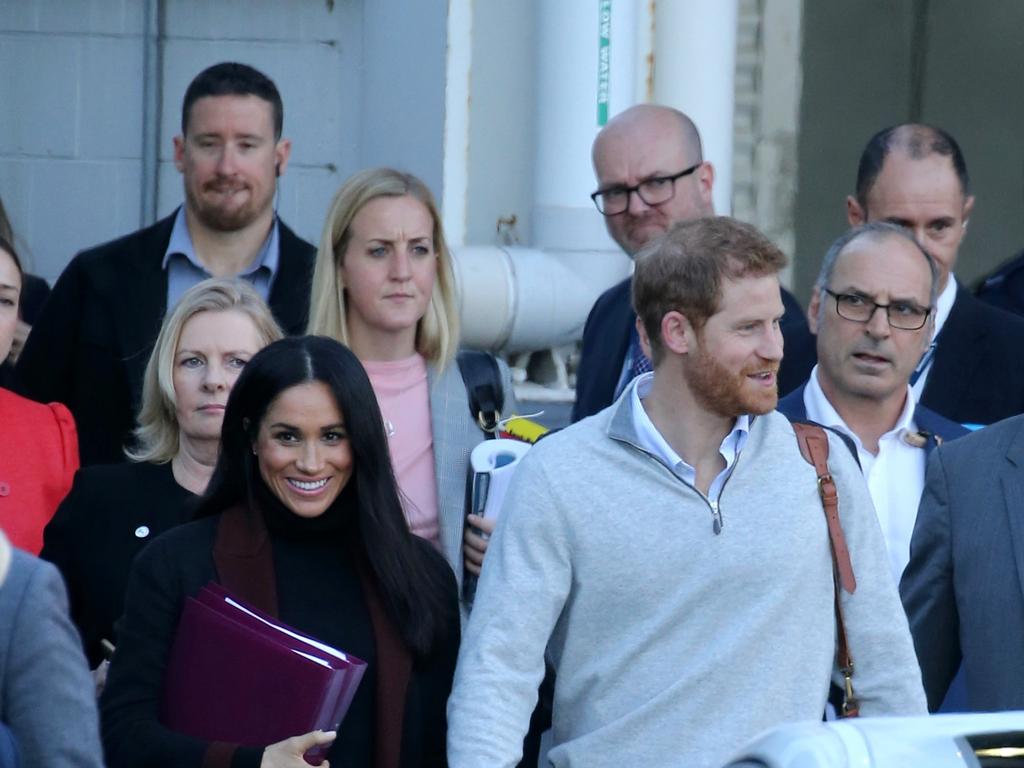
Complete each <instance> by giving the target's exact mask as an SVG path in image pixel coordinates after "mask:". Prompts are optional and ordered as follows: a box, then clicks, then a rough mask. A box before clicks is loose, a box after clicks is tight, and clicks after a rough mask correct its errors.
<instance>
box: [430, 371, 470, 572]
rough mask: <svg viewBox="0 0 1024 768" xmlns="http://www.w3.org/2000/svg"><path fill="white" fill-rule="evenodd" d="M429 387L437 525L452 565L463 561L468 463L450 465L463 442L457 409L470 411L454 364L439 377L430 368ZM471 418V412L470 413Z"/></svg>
mask: <svg viewBox="0 0 1024 768" xmlns="http://www.w3.org/2000/svg"><path fill="white" fill-rule="evenodd" d="M427 386H428V387H429V389H430V429H431V432H432V437H433V441H434V481H435V483H436V484H437V525H438V538H439V539H440V544H441V550H442V552H443V554H444V556H445V559H446V560H447V561H448V562H449V563H461V562H462V515H463V510H464V509H465V493H466V477H465V474H461V473H465V471H466V469H465V467H466V463H461V465H460V466H459V467H453V466H451V465H450V462H451V461H452V460H453V454H454V453H455V449H454V448H453V446H454V445H458V444H459V441H458V439H457V436H456V435H455V434H454V431H455V430H456V429H457V428H458V426H457V425H458V424H460V423H463V422H465V421H466V419H459V418H458V416H459V415H460V414H458V413H452V412H451V411H452V409H453V408H464V409H467V406H466V400H465V397H464V396H463V397H458V396H457V395H458V394H459V392H460V390H458V389H456V390H455V392H454V393H453V391H452V388H453V387H462V386H463V384H462V377H461V375H460V374H459V369H458V366H457V365H456V364H455V362H454V361H453V362H452V363H450V364H449V365H448V367H447V368H446V369H445V371H444V372H443V373H442V374H441V375H438V373H437V371H436V370H435V369H434V367H433V366H428V367H427ZM466 413H467V418H468V413H469V411H468V409H467V410H466ZM453 570H454V571H455V577H456V580H457V581H458V583H459V588H460V589H461V587H462V569H461V568H455V567H453Z"/></svg>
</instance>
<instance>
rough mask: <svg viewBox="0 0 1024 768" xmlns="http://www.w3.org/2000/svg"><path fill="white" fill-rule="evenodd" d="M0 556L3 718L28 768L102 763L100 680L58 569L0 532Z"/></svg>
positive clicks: (0, 693) (80, 767) (0, 701)
mask: <svg viewBox="0 0 1024 768" xmlns="http://www.w3.org/2000/svg"><path fill="white" fill-rule="evenodd" d="M0 562H2V563H3V564H4V565H5V566H6V571H7V575H6V578H3V584H2V585H0V721H2V722H3V723H4V724H5V725H7V726H8V727H9V728H10V731H11V733H12V735H13V736H14V739H15V741H16V742H17V745H18V749H19V751H20V753H21V759H22V765H24V766H26V768H28V767H29V766H37V765H45V766H47V768H90V766H99V767H100V768H102V766H103V751H102V749H101V747H100V734H99V720H98V717H97V714H96V694H95V685H94V683H93V679H92V675H91V674H89V668H88V666H87V665H86V663H85V655H84V654H83V653H82V644H81V641H80V640H79V639H78V632H77V631H76V630H75V626H74V625H73V624H72V623H71V619H69V618H68V598H67V594H66V593H65V591H64V582H63V580H62V579H61V577H60V572H59V571H58V570H57V569H56V568H55V567H54V566H52V565H51V564H50V563H47V562H44V561H42V560H39V559H38V558H35V557H32V555H29V554H27V553H25V552H22V551H21V550H18V549H14V548H13V547H11V546H10V544H9V543H8V541H7V539H6V537H5V536H4V535H3V534H2V533H0ZM4 565H0V571H2V570H3V569H4Z"/></svg>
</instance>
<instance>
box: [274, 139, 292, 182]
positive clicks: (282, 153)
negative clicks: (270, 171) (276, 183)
mask: <svg viewBox="0 0 1024 768" xmlns="http://www.w3.org/2000/svg"><path fill="white" fill-rule="evenodd" d="M291 156H292V141H291V139H281V140H280V141H279V142H277V145H276V146H275V147H274V168H275V169H276V171H277V176H278V178H280V177H281V176H283V175H284V171H285V169H286V168H287V167H288V159H289V158H290V157H291Z"/></svg>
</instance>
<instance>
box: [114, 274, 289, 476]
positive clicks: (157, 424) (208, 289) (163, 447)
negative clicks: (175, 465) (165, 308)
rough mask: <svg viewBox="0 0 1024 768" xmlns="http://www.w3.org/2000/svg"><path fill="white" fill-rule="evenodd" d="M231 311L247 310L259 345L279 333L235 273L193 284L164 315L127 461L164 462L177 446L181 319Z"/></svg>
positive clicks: (262, 304)
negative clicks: (176, 360)
mask: <svg viewBox="0 0 1024 768" xmlns="http://www.w3.org/2000/svg"><path fill="white" fill-rule="evenodd" d="M228 311H235V312H241V313H242V314H244V315H247V316H248V317H249V319H250V320H252V323H253V325H254V326H256V333H257V334H258V335H259V337H260V342H261V346H266V345H267V344H269V343H270V342H272V341H277V340H278V339H280V338H282V337H283V336H284V333H282V331H281V328H280V326H278V324H277V322H276V321H275V320H274V316H273V315H272V314H271V313H270V308H269V307H267V304H266V302H265V301H263V299H262V298H261V297H260V295H259V294H258V293H256V290H255V289H254V288H253V287H252V286H251V285H250V284H249V283H247V282H246V281H244V280H239V279H237V278H220V277H218V278H212V279H210V280H203V281H202V282H201V283H199V284H197V285H194V286H192V287H191V288H189V289H188V290H187V291H185V293H184V295H183V296H182V297H181V299H180V300H179V301H178V303H177V304H176V305H175V306H174V309H173V310H172V311H171V312H170V313H169V314H168V315H166V316H165V317H164V321H163V324H162V325H161V326H160V333H159V335H158V336H157V337H156V344H155V345H154V346H153V352H152V354H151V355H150V356H149V362H148V363H146V373H145V375H144V377H143V379H142V404H141V405H140V406H139V414H138V417H137V418H136V427H135V430H134V432H133V435H134V437H135V446H134V447H132V448H126V449H125V455H126V456H128V458H129V459H131V460H132V461H148V462H152V463H153V464H166V463H167V462H168V461H170V460H171V459H173V458H174V457H175V456H176V455H177V453H178V448H179V437H180V435H179V428H178V414H177V398H176V397H175V395H174V356H175V354H176V353H177V351H178V343H179V342H180V341H181V332H182V330H183V329H184V328H185V323H187V322H188V321H189V320H191V319H192V318H193V317H195V316H196V315H198V314H199V313H201V312H228Z"/></svg>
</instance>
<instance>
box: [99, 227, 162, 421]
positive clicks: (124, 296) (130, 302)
mask: <svg viewBox="0 0 1024 768" xmlns="http://www.w3.org/2000/svg"><path fill="white" fill-rule="evenodd" d="M174 216H175V214H171V215H170V216H169V217H167V218H166V219H163V220H162V221H158V222H157V223H156V224H154V225H153V226H152V227H150V228H148V229H146V230H144V231H143V232H142V233H141V234H140V236H139V238H138V239H137V240H136V241H135V242H134V243H132V248H131V249H130V250H128V251H126V252H125V253H124V254H123V257H124V258H123V259H117V260H116V264H114V269H116V270H119V271H122V272H123V274H121V275H114V276H112V281H113V284H115V285H120V286H122V289H121V290H117V291H114V292H112V295H116V296H117V300H116V302H114V306H112V307H111V309H110V311H111V313H112V315H113V317H114V318H115V327H116V328H117V332H118V336H119V339H120V346H121V349H120V350H119V353H120V355H121V361H122V363H123V365H124V367H125V371H126V373H127V375H128V384H129V389H130V392H131V395H132V401H133V402H132V412H133V413H134V411H135V409H136V408H137V406H138V398H139V393H140V392H141V391H142V377H143V374H144V372H145V370H146V363H147V362H148V361H149V355H150V352H152V350H153V344H154V343H155V342H156V337H157V334H158V333H159V332H160V324H161V323H162V322H163V319H164V313H165V312H166V311H167V272H166V271H165V270H164V269H163V267H162V264H161V263H162V261H163V257H164V253H165V252H166V251H167V243H168V242H170V239H171V229H172V228H173V226H174ZM126 276H129V277H126Z"/></svg>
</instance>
